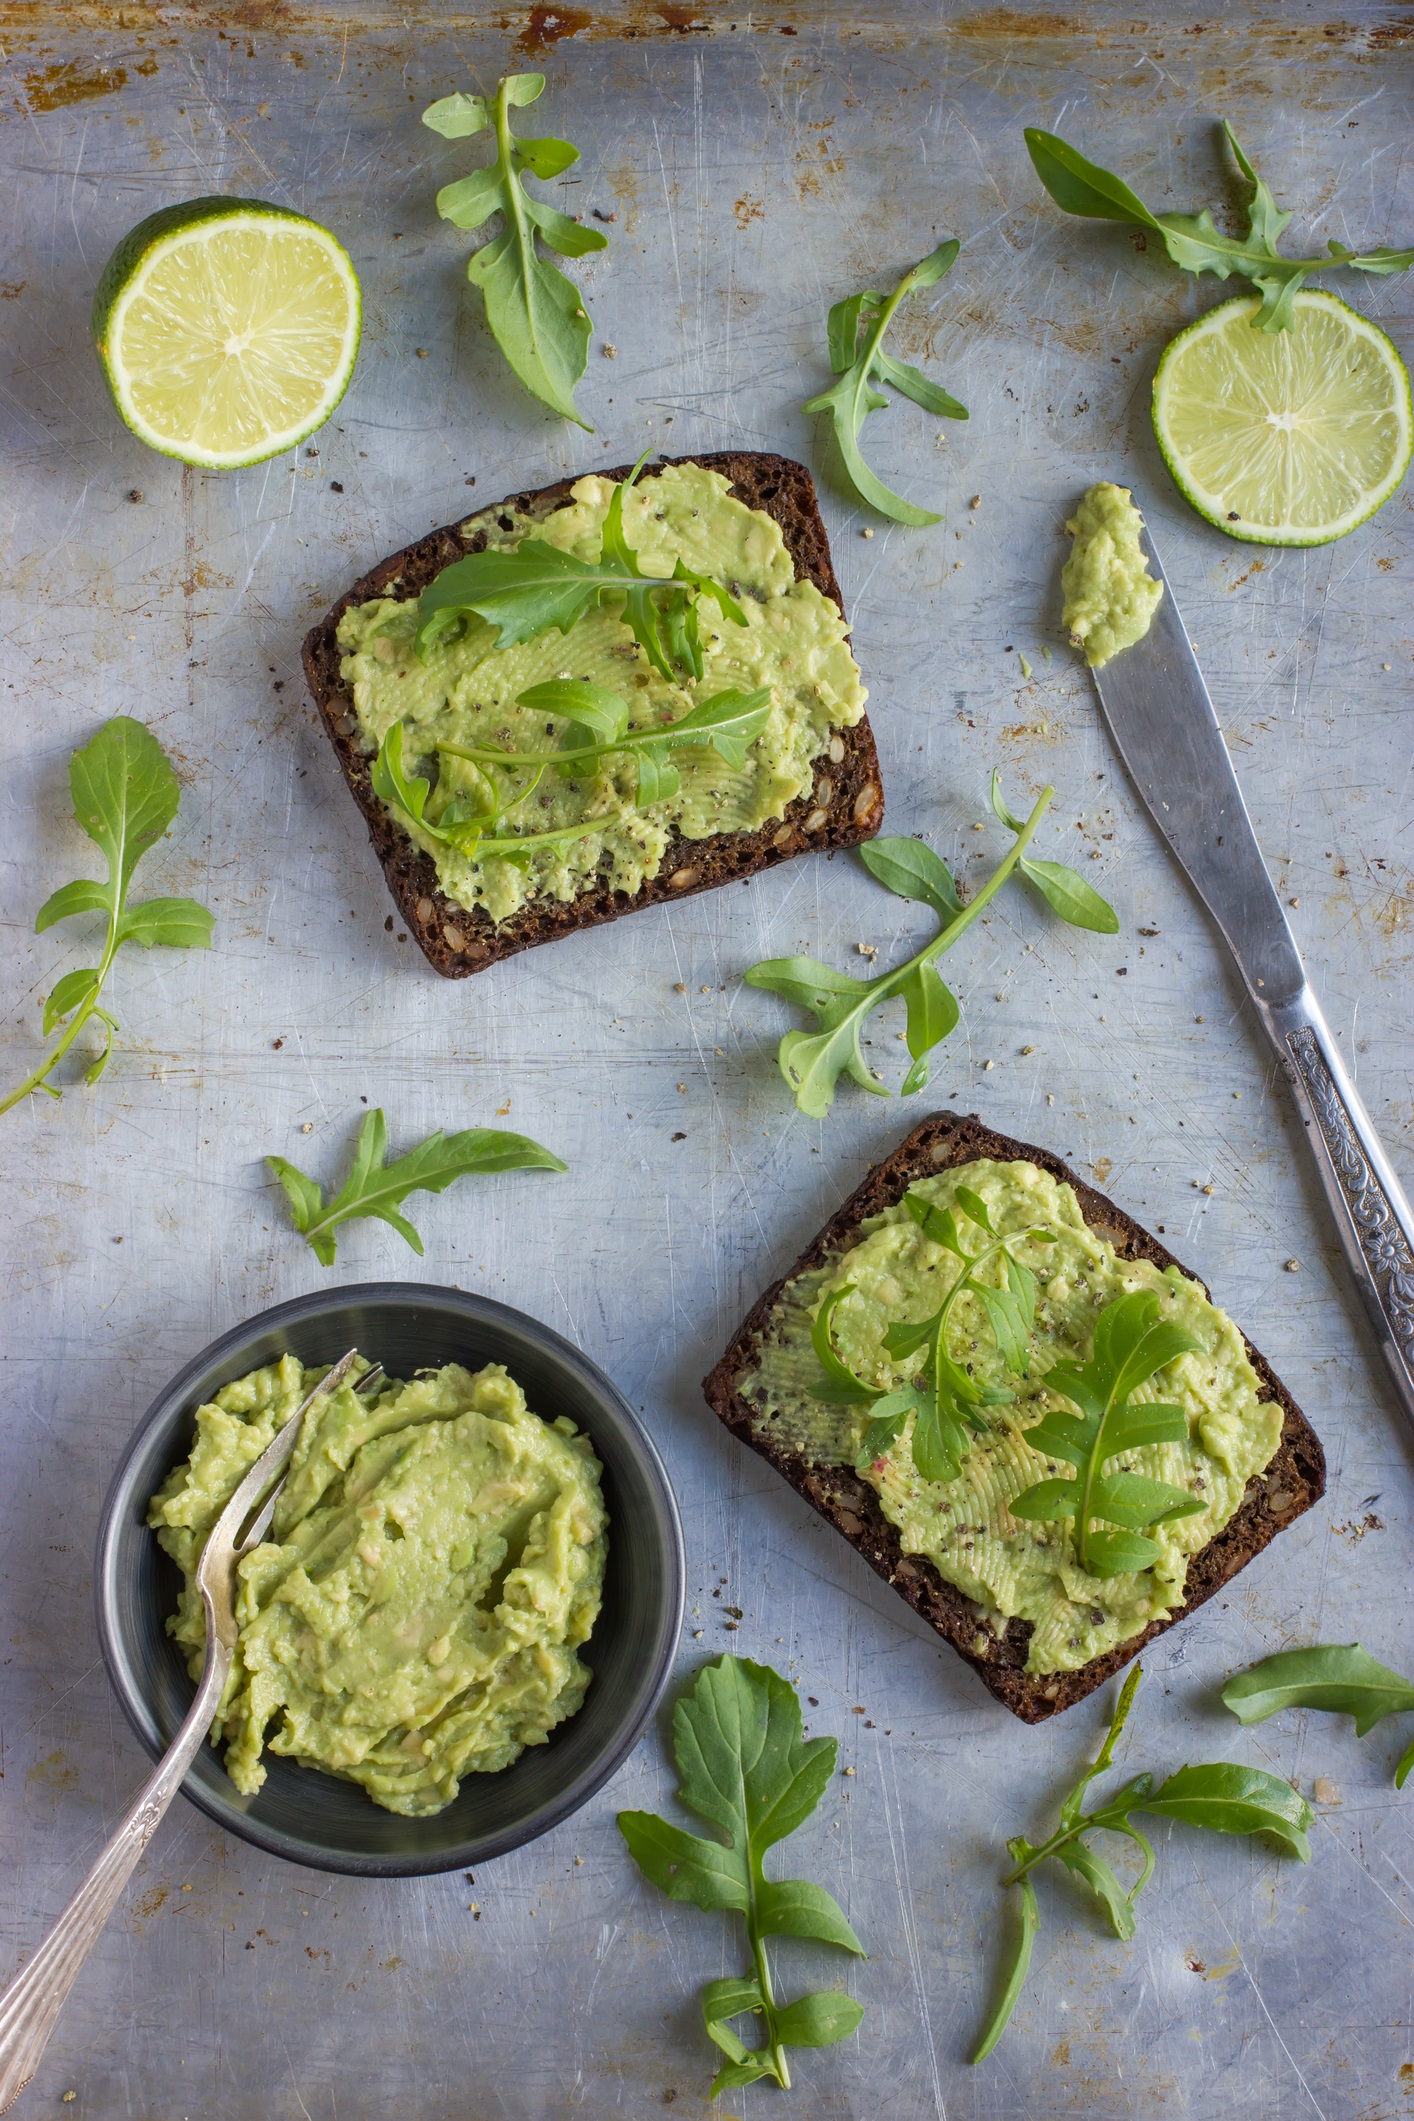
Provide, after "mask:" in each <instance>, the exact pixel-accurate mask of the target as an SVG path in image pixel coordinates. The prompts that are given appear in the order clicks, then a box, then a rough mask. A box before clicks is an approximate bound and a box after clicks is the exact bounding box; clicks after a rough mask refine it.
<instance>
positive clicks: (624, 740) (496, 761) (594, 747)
mask: <svg viewBox="0 0 1414 2121" xmlns="http://www.w3.org/2000/svg"><path fill="white" fill-rule="evenodd" d="M672 737H673V729H672V724H671V723H667V724H665V726H664V727H663V728H661V729H634V730H630V731H629V733H628V734H627V735H626V736H621V737H619V738H617V739H616V740H615V742H614V743H612V744H580V745H578V746H576V747H575V748H574V749H572V750H566V751H552V752H550V753H548V754H547V753H545V752H543V751H498V750H497V748H496V746H495V745H494V744H439V745H438V746H437V749H438V750H439V751H445V752H446V754H447V756H448V758H453V759H469V760H470V761H471V763H472V765H473V766H481V765H490V766H539V767H541V768H542V769H543V768H544V766H545V764H546V762H547V758H548V763H549V764H550V765H552V766H560V765H563V764H565V763H566V762H567V761H569V760H571V759H595V758H604V757H606V756H607V755H608V753H609V752H611V751H633V750H635V749H637V748H638V747H639V746H640V745H643V744H661V743H663V742H664V741H665V740H667V741H668V742H671V741H672ZM693 740H694V739H692V738H688V739H687V741H688V742H692V741H693ZM682 741H683V739H682V738H679V739H678V742H679V743H681V742H682ZM695 741H696V742H698V743H700V744H705V743H706V742H707V732H706V731H705V730H704V731H703V733H702V735H701V736H699V737H697V738H696V739H695Z"/></svg>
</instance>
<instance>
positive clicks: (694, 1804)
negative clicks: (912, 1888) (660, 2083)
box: [619, 1657, 864, 2099]
mask: <svg viewBox="0 0 1414 2121" xmlns="http://www.w3.org/2000/svg"><path fill="white" fill-rule="evenodd" d="M838 1751H839V1745H838V1741H837V1740H836V1739H834V1738H811V1739H809V1740H806V1739H805V1738H804V1736H803V1734H802V1731H801V1722H800V1701H799V1698H798V1696H797V1694H796V1691H795V1688H794V1687H793V1686H792V1685H791V1683H790V1681H789V1680H788V1679H782V1677H781V1675H780V1673H779V1672H773V1671H772V1670H771V1668H770V1666H769V1665H761V1664H752V1663H751V1662H750V1660H749V1659H747V1658H744V1657H722V1658H719V1659H718V1661H717V1662H716V1664H710V1665H706V1666H704V1667H703V1669H702V1670H701V1671H700V1672H699V1673H698V1675H697V1679H696V1681H695V1682H694V1684H693V1686H692V1689H691V1691H690V1692H689V1693H687V1694H685V1695H684V1696H683V1697H682V1698H681V1700H679V1702H678V1704H677V1707H676V1708H675V1709H674V1711H673V1758H674V1760H675V1761H676V1762H677V1769H678V1776H679V1786H678V1797H679V1799H680V1801H681V1802H682V1803H683V1804H685V1805H686V1806H687V1807H688V1809H689V1810H690V1811H694V1812H696V1813H697V1815H698V1817H699V1818H700V1819H705V1820H706V1821H707V1822H708V1824H709V1825H711V1826H713V1827H715V1828H716V1829H717V1831H718V1833H719V1834H720V1835H722V1836H724V1837H725V1839H724V1841H723V1840H708V1839H706V1838H704V1837H703V1836H702V1835H699V1834H689V1833H687V1832H686V1831H685V1830H684V1829H683V1828H682V1827H679V1826H674V1825H673V1824H672V1823H671V1821H670V1820H667V1819H661V1818H659V1817H658V1815H657V1814H656V1813H654V1812H620V1813H619V1831H620V1833H621V1834H622V1835H623V1837H624V1840H625V1841H626V1842H627V1843H628V1848H629V1853H630V1855H631V1856H632V1857H633V1860H634V1862H635V1863H636V1864H637V1865H638V1867H639V1869H640V1870H641V1871H642V1872H643V1874H644V1876H645V1877H646V1878H647V1879H648V1880H649V1881H650V1882H651V1883H652V1884H653V1885H656V1886H657V1887H658V1889H659V1891H660V1892H663V1893H666V1894H667V1896H668V1898H669V1899H670V1900H686V1901H690V1902H691V1904H692V1905H693V1906H694V1907H697V1908H701V1909H702V1910H703V1912H704V1913H712V1912H715V1911H716V1910H718V1909H729V1910H731V1911H733V1912H735V1913H737V1914H740V1915H742V1916H743V1917H744V1918H745V1922H746V1934H747V1941H748V1943H749V1945H750V1948H751V1957H752V1965H753V1969H754V1971H753V1972H752V1973H751V1974H748V1975H746V1976H744V1977H741V1978H735V1977H732V1978H728V1979H726V1980H722V1981H709V1982H708V1984H707V1986H706V1987H705V1988H704V1989H703V1991H702V2018H703V2023H704V2025H705V2026H706V2029H707V2035H708V2038H709V2039H710V2040H712V2041H713V2042H714V2043H715V2044H716V2046H717V2047H719V2048H720V2049H721V2051H722V2053H723V2054H724V2055H725V2056H726V2058H727V2059H726V2061H725V2062H724V2063H723V2064H722V2066H721V2068H720V2069H719V2070H718V2071H717V2074H716V2076H715V2077H714V2079H713V2080H712V2089H711V2092H710V2093H709V2095H708V2096H709V2097H710V2098H714V2099H715V2098H716V2096H717V2094H718V2092H721V2091H725V2090H726V2089H727V2088H728V2087H729V2086H735V2085H742V2084H752V2083H754V2082H755V2081H756V2079H757V2078H759V2077H770V2078H771V2079H772V2080H773V2081H774V2082H775V2083H777V2084H779V2085H780V2086H781V2087H782V2088H783V2089H789V2086H790V2067H789V2065H788V2063H787V2061H786V2053H785V2051H786V2049H787V2048H788V2047H830V2046H832V2045H833V2044H834V2043H835V2041H837V2040H844V2039H846V2038H847V2037H848V2036H849V2034H850V2033H852V2032H853V2031H854V2030H855V2028H856V2026H857V2025H858V2024H859V2021H860V2019H861V2018H862V2017H863V2015H864V2010H863V2006H862V2005H861V2004H859V2003H856V2002H855V2000H854V1998H853V1997H852V1996H847V1995H845V1994H844V1993H843V1992H842V1991H840V1990H834V1989H826V1990H824V1991H822V1992H819V1993H817V1994H815V1995H810V1996H801V1997H799V1998H798V1999H797V2000H796V2002H794V2003H789V2004H786V2005H784V2006H782V2005H781V2004H779V2003H778V2002H777V2001H776V1995H775V1989H774V1985H773V1983H772V1979H771V1967H770V1961H769V1959H768V1958H767V1954H766V1944H765V1940H766V1938H767V1937H810V1938H814V1939H815V1940H816V1941H817V1942H818V1943H821V1944H832V1945H836V1946H838V1948H839V1949H840V1950H841V1951H846V1952H856V1953H858V1954H859V1956H860V1957H861V1958H862V1957H863V1955H864V1947H863V1946H862V1945H861V1943H860V1942H859V1939H858V1938H857V1937H856V1936H855V1934H854V1931H853V1930H852V1929H851V1928H850V1925H849V1923H848V1922H847V1921H846V1919H845V1916H844V1912H843V1910H842V1909H841V1908H840V1906H839V1905H838V1903H837V1902H836V1901H835V1900H834V1899H832V1897H831V1896H830V1894H829V1893H827V1892H826V1891H825V1890H824V1888H823V1886H818V1885H812V1884H810V1883H809V1882H808V1881H807V1880H804V1879H798V1878H792V1879H781V1880H777V1879H771V1878H767V1877H766V1875H765V1872H764V1870H763V1868H762V1858H763V1856H764V1855H765V1853H766V1851H767V1849H769V1848H772V1847H774V1845H775V1844H776V1842H778V1841H784V1840H785V1838H786V1836H787V1835H788V1834H793V1833H794V1832H795V1830H796V1828H797V1827H799V1826H803V1825H804V1823H805V1821H806V1820H807V1819H808V1818H809V1817H810V1815H811V1813H812V1812H813V1811H814V1810H815V1808H816V1806H817V1805H818V1804H819V1802H820V1799H821V1798H822V1797H823V1796H824V1794H825V1791H826V1789H827V1787H828V1785H829V1781H830V1777H831V1776H832V1775H833V1773H834V1771H835V1759H836V1755H837V1754H838ZM747 2012H751V2013H754V2014H755V2015H756V2016H758V2017H760V2018H761V2020H762V2021H763V2027H764V2031H765V2035H766V2038H765V2044H764V2045H763V2046H761V2047H759V2048H748V2047H747V2045H746V2043H745V2042H744V2041H743V2040H742V2039H741V2038H740V2036H739V2035H738V2034H737V2033H736V2032H735V2031H733V2029H732V2025H731V2022H730V2021H731V2020H732V2019H734V2018H740V2017H742V2016H743V2015H745V2014H746V2013H747Z"/></svg>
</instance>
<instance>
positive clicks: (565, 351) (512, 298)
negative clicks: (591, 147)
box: [422, 74, 609, 434]
mask: <svg viewBox="0 0 1414 2121" xmlns="http://www.w3.org/2000/svg"><path fill="white" fill-rule="evenodd" d="M544 86H545V76H544V75H543V74H506V75H504V76H503V77H502V79H501V81H500V82H499V83H498V84H497V87H496V93H495V96H494V97H493V98H491V99H490V100H489V101H488V99H487V98H486V97H484V96H465V95H456V96H443V97H442V98H441V100H440V101H439V102H437V103H434V104H433V105H432V106H431V108H430V109H428V110H425V111H424V112H423V113H422V122H423V124H424V125H427V126H430V127H431V128H432V130H433V132H435V133H441V135H442V137H443V138H444V139H446V140H462V139H467V138H469V137H471V136H472V135H474V134H476V133H479V132H484V131H485V130H486V128H487V127H488V126H489V127H491V128H492V129H493V130H494V132H495V135H496V163H495V167H494V168H493V169H479V170H477V171H476V172H475V173H474V174H473V175H472V176H470V177H463V178H461V179H460V181H459V182H457V183H455V184H444V185H443V187H442V189H441V190H440V191H439V192H438V194H437V211H438V213H439V214H440V215H441V216H442V219H443V220H444V221H451V222H452V223H454V225H455V226H456V227H457V228H479V227H480V226H481V225H482V223H483V222H485V221H489V220H490V219H491V217H492V215H493V214H497V213H499V214H500V215H501V216H502V222H501V231H500V234H499V235H497V236H495V237H493V238H492V240H491V241H490V242H489V243H486V244H483V245H482V247H481V248H480V249H479V250H476V251H473V252H472V254H471V257H470V258H469V259H468V260H467V267H466V276H467V278H468V279H469V280H470V281H471V283H472V285H473V286H474V287H479V288H480V289H481V292H482V294H483V295H484V296H485V299H486V321H487V323H488V324H489V325H490V327H491V331H492V334H493V336H494V337H495V340H496V343H497V345H498V346H499V347H500V349H501V351H502V353H503V354H504V355H505V357H506V359H507V360H508V361H509V362H510V364H511V367H512V368H513V369H514V370H515V372H516V374H517V375H518V376H519V377H520V380H521V382H522V383H524V385H525V387H526V389H527V390H531V391H534V393H535V395H536V397H537V398H539V399H540V400H541V401H542V402H543V403H544V404H546V405H548V406H549V407H550V409H551V411H552V412H558V413H562V414H563V415H564V417H565V418H566V419H567V420H574V421H575V422H576V423H577V424H578V425H579V426H580V427H583V428H586V429H587V430H588V432H589V433H590V434H592V433H593V432H594V430H593V428H592V427H590V425H589V422H588V420H586V419H585V418H584V416H583V415H582V413H581V412H580V410H579V408H578V406H577V405H576V404H575V402H574V387H575V385H576V383H578V381H579V379H580V377H581V376H582V375H583V374H584V370H585V364H586V362H587V361H588V359H589V333H590V322H589V312H588V310H587V309H586V308H585V306H584V297H583V296H582V295H581V293H580V291H579V289H578V288H577V287H576V286H575V284H574V282H573V280H568V279H566V277H565V275H564V274H563V273H562V272H561V271H559V269H558V267H556V266H554V265H551V264H550V263H549V262H548V261H547V260H546V259H545V258H542V257H541V255H540V253H539V251H538V250H537V249H536V238H537V237H538V238H539V240H540V242H542V243H543V244H544V245H545V247H546V249H547V250H553V251H557V252H558V253H559V255H560V256H561V257H563V258H580V257H583V256H584V254H585V252H586V251H591V250H603V248H604V246H605V244H606V243H607V242H608V240H609V239H608V237H607V236H605V235H603V234H601V233H600V231H599V230H598V229H594V228H583V227H581V226H580V224H579V222H578V221H573V220H571V219H570V217H569V215H568V214H562V213H560V212H558V211H557V210H556V208H554V207H553V206H547V205H546V204H545V202H544V201H543V200H542V199H536V198H534V197H532V195H531V194H530V193H529V192H528V191H527V190H526V189H525V180H526V178H527V177H539V178H541V179H542V180H547V181H548V180H549V179H550V178H552V177H558V176H561V175H562V174H563V173H564V171H565V170H567V169H570V168H572V167H573V165H574V164H575V163H576V162H577V161H578V160H579V150H578V148H576V147H571V145H570V143H569V141H568V140H549V139H546V140H526V139H517V138H516V136H515V135H514V134H513V133H512V131H511V122H510V114H511V111H512V109H524V108H525V106H526V105H527V104H530V103H533V102H534V101H535V99H536V97H537V96H539V94H540V93H541V91H542V89H543V88H544Z"/></svg>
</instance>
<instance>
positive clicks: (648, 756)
mask: <svg viewBox="0 0 1414 2121" xmlns="http://www.w3.org/2000/svg"><path fill="white" fill-rule="evenodd" d="M516 703H517V705H518V706H521V707H530V708H533V709H534V710H535V712H536V713H537V714H553V715H563V716H565V717H567V718H568V721H569V728H568V730H567V732H566V734H567V736H568V739H569V741H568V743H567V744H566V745H565V747H564V748H563V749H562V750H559V751H554V752H545V751H505V750H502V749H500V748H499V747H497V746H495V745H492V744H442V745H440V746H439V747H438V748H439V750H441V751H444V752H445V753H446V754H447V756H448V757H449V758H458V759H469V760H470V761H471V762H472V763H473V764H474V765H478V766H494V767H508V766H531V765H538V766H540V767H542V768H543V767H544V765H545V764H546V763H547V761H549V762H551V763H553V764H555V765H556V766H558V767H559V769H560V771H561V772H562V773H567V774H573V773H578V772H585V771H592V770H593V768H594V766H595V765H596V764H597V763H598V762H599V761H600V760H601V759H605V758H609V757H611V756H612V755H614V754H615V753H620V752H623V753H627V754H628V755H629V756H630V757H632V758H633V759H634V760H635V761H636V763H637V767H638V792H637V800H638V802H639V803H640V804H648V803H659V802H662V801H663V800H664V799H665V798H666V797H668V796H673V795H676V794H677V793H678V789H679V787H680V786H681V782H680V780H679V777H678V772H677V768H676V767H675V766H673V765H671V764H670V763H669V759H668V754H669V753H670V752H672V751H675V750H677V749H679V748H692V747H696V748H698V749H702V748H709V749H711V750H713V751H715V752H716V754H717V756H718V757H719V758H720V759H722V760H724V761H725V763H726V764H727V765H728V766H734V767H736V768H737V769H738V770H739V769H740V768H741V767H742V766H744V765H745V763H746V753H747V747H748V746H749V745H751V744H753V743H754V742H755V741H756V739H757V737H759V736H760V734H761V732H762V730H763V729H764V728H765V726H766V723H767V720H768V719H769V717H770V712H771V689H770V687H769V686H763V687H761V688H760V689H759V690H757V691H756V692H718V693H715V694H714V695H713V696H712V698H711V699H708V700H701V701H699V703H698V704H697V706H695V707H690V708H689V709H688V711H687V713H686V714H684V715H681V716H680V717H679V719H678V720H677V721H676V722H670V723H668V724H667V725H666V726H664V725H662V724H659V725H657V726H655V727H653V728H649V729H634V730H630V729H629V726H628V716H629V710H628V705H627V702H626V701H624V700H621V699H620V698H619V696H618V694H617V693H614V692H610V691H608V690H607V689H606V688H605V687H604V686H602V685H591V684H588V683H586V682H584V681H583V680H582V679H579V678H552V679H550V680H549V682H548V683H546V684H543V685H531V686H529V687H528V688H527V690H526V691H524V692H522V693H519V694H517V702H516ZM521 799H522V798H519V797H518V798H517V800H521ZM419 822H421V820H419Z"/></svg>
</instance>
